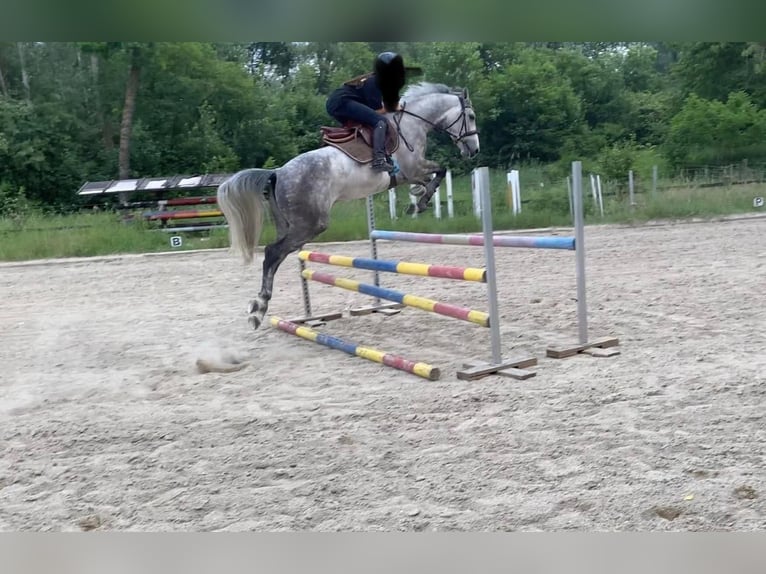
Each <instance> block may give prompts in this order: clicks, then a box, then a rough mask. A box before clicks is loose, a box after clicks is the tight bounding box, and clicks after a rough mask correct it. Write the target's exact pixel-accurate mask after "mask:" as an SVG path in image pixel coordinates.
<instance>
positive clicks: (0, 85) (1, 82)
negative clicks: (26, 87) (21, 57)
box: [0, 66, 8, 98]
mask: <svg viewBox="0 0 766 574" xmlns="http://www.w3.org/2000/svg"><path fill="white" fill-rule="evenodd" d="M0 92H2V93H3V96H5V97H6V98H7V97H8V86H7V85H6V83H5V76H3V67H2V66H0Z"/></svg>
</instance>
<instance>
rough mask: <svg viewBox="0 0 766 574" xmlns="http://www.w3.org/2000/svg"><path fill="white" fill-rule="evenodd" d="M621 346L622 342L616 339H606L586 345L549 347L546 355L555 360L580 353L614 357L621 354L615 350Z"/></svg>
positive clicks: (596, 340)
mask: <svg viewBox="0 0 766 574" xmlns="http://www.w3.org/2000/svg"><path fill="white" fill-rule="evenodd" d="M619 344H620V340H619V339H617V338H615V337H604V338H602V339H595V340H593V341H590V342H589V343H585V344H576V345H570V346H556V347H548V350H547V351H546V355H547V356H548V357H551V358H553V359H564V358H566V357H572V356H574V355H578V354H580V353H583V354H586V355H590V356H592V357H613V356H615V355H619V354H620V350H619V349H614V348H613V347H616V346H618V345H619Z"/></svg>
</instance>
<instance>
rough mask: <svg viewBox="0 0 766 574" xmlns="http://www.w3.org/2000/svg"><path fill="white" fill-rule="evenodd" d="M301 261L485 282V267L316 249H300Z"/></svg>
mask: <svg viewBox="0 0 766 574" xmlns="http://www.w3.org/2000/svg"><path fill="white" fill-rule="evenodd" d="M298 257H299V258H300V260H301V261H313V262H314V263H325V264H327V265H337V266H339V267H354V268H356V269H367V270H369V271H386V272H388V273H398V274H400V275H417V276H420V277H441V278H443V279H459V280H463V281H476V282H478V283H486V281H487V271H486V269H479V268H476V267H453V266H449V265H428V264H426V263H409V262H407V261H390V260H385V259H368V258H365V257H347V256H345V255H328V254H326V253H319V252H317V251H301V252H300V253H298Z"/></svg>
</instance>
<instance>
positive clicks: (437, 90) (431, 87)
mask: <svg viewBox="0 0 766 574" xmlns="http://www.w3.org/2000/svg"><path fill="white" fill-rule="evenodd" d="M454 92H455V90H454V89H453V88H450V87H449V86H445V85H444V84H434V83H432V82H420V83H418V84H412V85H410V86H408V87H407V89H406V90H405V91H404V94H402V98H403V99H405V100H414V99H417V98H420V97H423V96H427V95H429V94H452V93H454Z"/></svg>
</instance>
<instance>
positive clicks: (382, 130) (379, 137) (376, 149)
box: [372, 120, 394, 172]
mask: <svg viewBox="0 0 766 574" xmlns="http://www.w3.org/2000/svg"><path fill="white" fill-rule="evenodd" d="M387 129H388V125H387V123H386V122H385V120H380V121H379V122H378V123H377V124H376V125H375V129H374V130H373V131H372V169H373V170H374V171H389V172H390V171H392V170H393V169H394V164H393V162H392V161H391V160H390V159H389V158H388V157H387V156H386V130H387Z"/></svg>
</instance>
